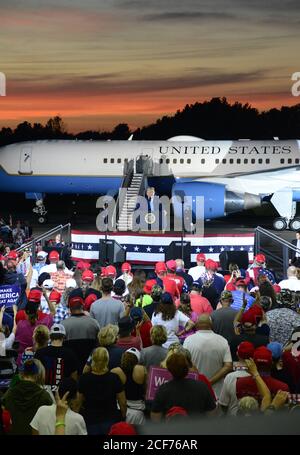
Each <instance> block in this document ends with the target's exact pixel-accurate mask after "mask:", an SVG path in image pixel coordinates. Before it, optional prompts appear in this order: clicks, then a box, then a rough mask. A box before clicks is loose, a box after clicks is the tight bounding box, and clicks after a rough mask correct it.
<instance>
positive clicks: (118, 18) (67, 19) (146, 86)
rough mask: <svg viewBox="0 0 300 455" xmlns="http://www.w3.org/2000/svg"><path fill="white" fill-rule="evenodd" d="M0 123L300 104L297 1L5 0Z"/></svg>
mask: <svg viewBox="0 0 300 455" xmlns="http://www.w3.org/2000/svg"><path fill="white" fill-rule="evenodd" d="M0 49H1V51H0V72H3V73H4V74H5V75H6V79H7V96H6V97H0V129H1V127H2V126H12V127H13V126H15V125H16V124H17V123H20V122H21V121H23V120H28V121H31V122H35V121H40V122H44V121H45V120H46V119H48V118H49V117H51V116H53V115H57V114H59V115H61V116H62V117H63V119H64V121H65V122H66V124H67V127H68V129H69V130H70V131H76V132H77V131H80V130H86V129H101V130H103V129H105V128H106V129H110V128H111V127H112V126H114V125H116V124H117V123H120V122H126V123H129V125H130V126H131V127H132V128H135V127H137V126H143V125H145V124H148V123H150V122H151V121H153V120H155V119H157V118H158V117H160V116H162V115H165V114H172V113H174V112H175V111H176V110H177V109H182V108H183V107H184V106H185V105H186V104H187V103H189V104H190V103H194V102H196V101H204V100H208V99H210V98H211V97H215V96H226V97H227V98H228V99H229V100H230V101H236V100H238V101H241V102H249V103H251V104H252V105H253V106H254V107H257V108H259V109H266V108H270V107H280V106H281V105H283V104H284V105H293V104H296V103H300V97H297V98H296V97H293V96H292V94H291V86H292V81H291V75H292V73H294V72H297V71H300V59H299V54H300V1H299V0H39V1H38V0H24V1H22V0H0Z"/></svg>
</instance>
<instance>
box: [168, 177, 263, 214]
mask: <svg viewBox="0 0 300 455" xmlns="http://www.w3.org/2000/svg"><path fill="white" fill-rule="evenodd" d="M172 196H173V197H174V199H173V201H174V202H173V207H174V215H175V216H177V217H180V216H181V213H182V203H181V202H180V201H181V200H182V198H183V197H185V200H184V210H191V211H192V217H193V220H194V221H195V219H196V202H197V217H198V218H199V216H200V217H201V216H203V217H204V219H206V220H207V219H213V218H219V217H222V216H226V215H228V214H229V213H234V212H241V211H242V210H248V209H252V208H255V207H259V206H260V205H261V198H260V196H257V195H255V194H251V193H237V192H233V191H229V190H227V188H226V186H225V185H221V184H217V183H209V182H184V183H175V184H174V185H173V187H172ZM197 197H199V199H198V200H196V198H197ZM203 205H204V206H203ZM198 207H199V208H198ZM201 207H202V209H201ZM199 211H200V213H199Z"/></svg>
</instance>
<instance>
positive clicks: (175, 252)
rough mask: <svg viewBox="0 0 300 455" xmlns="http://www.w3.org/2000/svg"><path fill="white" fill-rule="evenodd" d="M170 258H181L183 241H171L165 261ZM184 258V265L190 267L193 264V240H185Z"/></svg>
mask: <svg viewBox="0 0 300 455" xmlns="http://www.w3.org/2000/svg"><path fill="white" fill-rule="evenodd" d="M170 259H181V241H180V240H175V241H173V242H171V243H170V245H169V246H168V247H167V249H166V252H165V261H169V260H170ZM183 260H184V267H185V268H190V266H191V242H187V241H186V240H183Z"/></svg>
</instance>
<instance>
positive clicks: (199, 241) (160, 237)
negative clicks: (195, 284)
mask: <svg viewBox="0 0 300 455" xmlns="http://www.w3.org/2000/svg"><path fill="white" fill-rule="evenodd" d="M104 238H105V234H104V233H101V232H86V231H74V230H73V231H72V259H73V260H75V261H76V260H81V259H87V260H90V261H93V260H95V261H97V260H98V259H99V245H100V244H99V240H100V239H104ZM107 238H108V239H115V240H116V241H117V242H118V243H119V244H120V245H121V246H122V247H123V248H124V250H126V260H127V261H130V262H132V263H137V264H138V263H140V264H153V263H155V262H157V261H164V260H165V251H166V249H167V247H168V246H169V244H170V243H171V242H172V241H180V239H181V237H180V234H179V235H176V234H152V233H149V234H148V233H147V234H144V233H143V234H137V233H134V232H132V233H128V232H126V233H121V232H116V233H109V235H108V236H107ZM185 240H186V241H190V242H191V250H192V252H191V261H192V262H195V261H196V255H197V253H205V255H206V257H207V259H213V260H215V261H219V254H220V253H222V251H247V252H248V254H249V261H250V262H252V261H253V250H254V234H251V233H246V234H210V235H204V236H202V237H199V236H193V235H187V236H185Z"/></svg>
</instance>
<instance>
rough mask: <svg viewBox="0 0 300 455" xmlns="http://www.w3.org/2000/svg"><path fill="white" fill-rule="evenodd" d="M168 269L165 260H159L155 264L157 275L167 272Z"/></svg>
mask: <svg viewBox="0 0 300 455" xmlns="http://www.w3.org/2000/svg"><path fill="white" fill-rule="evenodd" d="M166 271H167V266H166V264H165V263H164V262H157V263H156V264H155V273H157V275H158V274H159V273H162V272H166Z"/></svg>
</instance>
